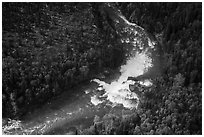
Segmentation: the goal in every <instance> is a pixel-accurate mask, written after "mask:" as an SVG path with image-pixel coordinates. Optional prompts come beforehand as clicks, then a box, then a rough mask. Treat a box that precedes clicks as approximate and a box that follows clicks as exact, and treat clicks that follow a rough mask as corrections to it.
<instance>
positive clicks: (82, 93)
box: [7, 15, 160, 135]
mask: <svg viewBox="0 0 204 137" xmlns="http://www.w3.org/2000/svg"><path fill="white" fill-rule="evenodd" d="M118 18H119V19H120V20H118V21H117V19H116V22H121V20H122V21H123V24H125V27H124V25H123V28H122V30H121V32H120V33H126V37H124V38H122V39H121V42H122V43H124V45H126V46H127V47H126V48H127V49H128V54H127V60H126V63H125V64H124V65H122V66H121V67H120V70H119V72H115V73H114V74H113V75H111V76H109V77H106V78H105V80H100V79H93V80H91V81H88V82H86V83H84V84H80V85H78V86H77V87H74V88H72V89H70V90H68V91H64V92H63V93H62V94H61V95H59V96H57V97H55V98H54V99H52V100H51V101H50V102H48V103H47V104H45V105H43V106H41V107H40V108H38V109H36V110H34V111H33V112H32V113H31V112H30V113H28V114H27V115H26V116H25V117H23V119H22V120H21V121H17V122H16V121H15V122H16V123H17V124H16V125H14V126H13V127H15V126H16V127H17V128H15V129H12V127H11V126H10V127H8V132H7V133H8V134H60V135H63V134H68V133H69V132H70V129H71V128H73V127H76V128H77V129H79V130H83V129H85V128H88V127H90V126H91V125H92V124H93V120H94V117H95V116H99V117H103V116H104V115H105V114H107V113H110V112H111V113H121V112H122V110H137V106H138V104H139V100H140V98H139V96H138V95H137V94H136V93H135V92H132V91H131V90H130V86H131V85H134V84H135V83H137V84H140V85H141V86H146V87H151V86H152V84H153V83H152V81H151V78H152V77H153V76H155V75H157V74H158V73H159V69H160V66H159V64H160V63H159V59H158V58H159V56H158V55H157V49H156V47H155V45H156V44H157V42H156V41H155V40H153V39H152V38H150V37H149V36H148V34H147V33H146V32H145V31H144V29H143V28H141V27H139V26H137V25H136V24H133V23H130V22H128V21H127V20H126V19H125V17H124V16H122V15H119V16H118ZM138 76H139V78H140V79H138V80H137V81H135V80H133V79H131V78H130V77H134V78H135V77H138Z"/></svg>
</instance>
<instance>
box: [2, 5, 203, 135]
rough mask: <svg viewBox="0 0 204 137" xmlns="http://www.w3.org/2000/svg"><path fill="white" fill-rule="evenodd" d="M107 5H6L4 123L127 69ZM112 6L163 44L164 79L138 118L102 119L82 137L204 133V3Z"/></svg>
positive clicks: (144, 98) (150, 91) (147, 93)
mask: <svg viewBox="0 0 204 137" xmlns="http://www.w3.org/2000/svg"><path fill="white" fill-rule="evenodd" d="M103 5H104V3H2V29H3V30H2V73H3V75H2V107H3V108H2V109H3V110H2V112H3V117H7V118H8V117H9V118H20V117H21V116H22V115H24V114H25V113H26V112H27V111H28V110H29V109H30V108H31V106H32V109H33V106H39V105H42V103H45V102H46V101H48V100H50V99H52V97H54V96H57V95H59V94H60V93H61V92H63V91H64V90H65V89H69V88H72V87H74V86H77V85H78V84H79V83H81V82H83V81H86V80H90V79H92V78H94V77H97V76H98V74H100V73H105V72H107V70H108V71H110V72H111V70H115V69H117V68H118V67H119V66H120V65H121V64H123V63H124V59H125V52H126V49H124V46H123V44H122V43H121V42H120V35H118V34H117V33H116V30H115V29H116V28H115V27H114V24H113V23H112V21H111V20H110V18H109V17H108V16H107V14H106V12H105V11H104V8H102V7H103ZM111 5H112V6H113V7H114V8H116V9H119V10H120V11H121V13H122V14H123V15H124V16H125V17H126V18H127V19H128V20H129V21H130V22H133V23H136V24H137V25H139V26H141V27H143V28H144V29H145V30H146V31H147V32H148V33H150V34H152V35H153V36H154V37H155V39H157V41H158V42H159V44H158V45H157V46H158V49H159V54H160V55H161V56H162V60H163V62H164V65H163V68H162V75H161V76H160V77H156V78H154V79H153V81H154V82H153V83H154V84H153V87H151V88H144V89H143V91H142V92H141V93H140V98H141V103H140V105H139V108H138V110H137V112H135V113H134V114H132V115H130V116H128V117H125V116H122V117H118V116H116V115H113V114H106V115H105V116H104V117H103V118H102V119H100V118H98V117H96V118H95V119H94V123H93V126H91V127H90V128H89V129H86V130H83V131H80V133H79V134H145V135H146V134H148V135H154V134H178V135H180V134H202V3H117V2H116V3H111ZM132 90H133V92H134V90H137V89H132ZM135 92H136V91H135Z"/></svg>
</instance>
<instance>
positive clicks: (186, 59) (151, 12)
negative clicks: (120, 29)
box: [91, 3, 202, 135]
mask: <svg viewBox="0 0 204 137" xmlns="http://www.w3.org/2000/svg"><path fill="white" fill-rule="evenodd" d="M116 5H117V6H118V7H119V8H120V9H121V11H122V13H124V15H125V16H126V17H127V18H129V20H131V21H132V22H135V23H137V24H138V25H140V26H142V27H144V28H145V29H146V30H147V31H149V32H150V33H152V34H154V35H155V37H156V38H157V40H158V41H159V42H160V45H158V46H159V47H157V48H159V50H160V55H161V57H162V59H163V60H164V61H163V62H164V65H163V66H164V67H163V75H162V76H161V77H157V78H154V79H152V80H153V81H154V84H153V87H151V88H144V89H143V90H142V93H141V94H140V99H141V103H140V106H139V108H138V110H137V111H138V114H139V116H140V117H141V124H138V125H135V126H132V127H131V126H130V125H131V122H128V123H125V125H126V126H127V127H128V129H127V130H125V129H122V128H121V127H120V126H116V127H117V128H116V129H114V131H117V130H119V131H120V132H114V133H116V134H124V133H125V134H136V135H138V134H139V135H172V134H175V135H183V134H185V135H186V134H202V85H201V83H202V59H201V58H202V46H201V45H202V39H201V37H202V35H201V33H202V30H201V28H202V25H201V24H202V18H201V15H202V14H201V12H202V11H201V9H202V4H201V3H117V4H116ZM135 92H137V91H135ZM112 117H114V116H112ZM133 120H134V118H133V119H132V121H133ZM119 121H120V122H121V121H122V118H119ZM120 122H119V123H120ZM101 123H102V124H103V126H105V124H104V123H103V122H101ZM103 126H102V127H103ZM110 126H111V127H110V129H113V127H114V125H111V124H110ZM102 131H103V133H102V134H110V132H109V131H107V130H102ZM102 131H101V132H102ZM126 131H128V132H126ZM101 132H99V131H97V132H96V131H95V129H94V128H92V133H91V134H98V133H101Z"/></svg>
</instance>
